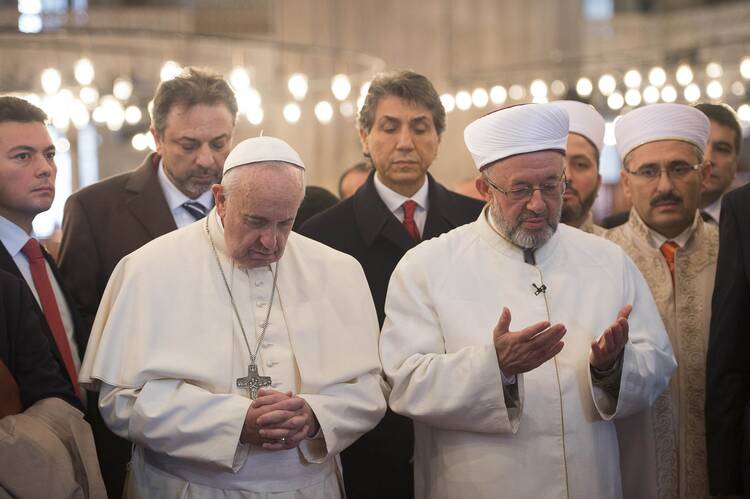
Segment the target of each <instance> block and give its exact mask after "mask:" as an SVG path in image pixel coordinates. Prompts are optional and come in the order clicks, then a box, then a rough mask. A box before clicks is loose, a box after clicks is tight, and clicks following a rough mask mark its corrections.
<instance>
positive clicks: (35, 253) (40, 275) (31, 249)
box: [21, 237, 81, 397]
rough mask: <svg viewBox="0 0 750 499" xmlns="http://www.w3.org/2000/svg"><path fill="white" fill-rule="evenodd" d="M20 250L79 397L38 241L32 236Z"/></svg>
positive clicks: (68, 351) (71, 358)
mask: <svg viewBox="0 0 750 499" xmlns="http://www.w3.org/2000/svg"><path fill="white" fill-rule="evenodd" d="M21 251H22V252H23V254H24V255H26V258H28V260H29V267H30V268H31V278H32V279H33V281H34V287H35V288H36V292H37V294H38V295H39V301H40V302H41V303H42V310H43V311H44V317H45V319H47V325H48V326H49V328H50V330H51V331H52V337H53V338H54V339H55V343H56V344H57V349H58V350H59V351H60V355H61V356H62V359H63V362H64V363H65V370H66V371H68V376H70V381H71V382H72V383H73V389H74V390H75V392H76V395H78V397H80V396H81V389H80V387H79V386H78V376H77V375H76V366H75V363H74V362H73V355H72V353H71V352H70V345H69V344H68V337H67V335H66V334H65V327H64V326H63V322H62V317H61V316H60V309H59V308H58V306H57V300H55V292H54V291H52V284H51V283H50V281H49V275H48V274H47V266H46V264H45V261H44V255H43V254H42V248H41V247H40V246H39V242H38V241H37V240H36V239H34V238H33V237H32V238H31V239H29V240H28V241H27V242H26V244H24V246H23V248H21Z"/></svg>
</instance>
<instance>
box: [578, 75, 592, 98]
mask: <svg viewBox="0 0 750 499" xmlns="http://www.w3.org/2000/svg"><path fill="white" fill-rule="evenodd" d="M593 91H594V84H593V83H591V80H589V79H588V78H585V77H584V78H579V79H578V81H577V82H576V93H578V95H580V96H581V97H588V96H589V95H591V92H593Z"/></svg>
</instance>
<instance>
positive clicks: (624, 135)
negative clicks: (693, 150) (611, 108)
mask: <svg viewBox="0 0 750 499" xmlns="http://www.w3.org/2000/svg"><path fill="white" fill-rule="evenodd" d="M710 127H711V122H710V121H709V120H708V118H707V117H706V115H705V114H703V113H702V112H701V111H699V110H698V109H696V108H694V107H690V106H686V105H684V104H651V105H648V106H643V107H640V108H638V109H633V110H632V111H630V112H629V113H627V114H625V115H623V116H620V117H619V118H617V119H616V120H615V138H616V139H617V152H618V153H619V155H620V159H623V160H624V159H625V156H627V155H628V154H630V152H631V151H632V150H633V149H635V148H636V147H638V146H642V145H643V144H648V143H649V142H656V141H659V140H681V141H683V142H688V143H690V144H693V145H694V146H696V147H697V148H699V149H700V150H701V152H703V150H704V149H705V148H706V142H707V141H708V132H709V128H710Z"/></svg>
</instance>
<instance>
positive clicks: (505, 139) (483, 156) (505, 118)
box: [464, 104, 568, 170]
mask: <svg viewBox="0 0 750 499" xmlns="http://www.w3.org/2000/svg"><path fill="white" fill-rule="evenodd" d="M567 141H568V113H567V112H566V111H565V110H564V109H560V108H558V107H555V106H552V105H550V104H521V105H518V106H511V107H506V108H504V109H499V110H497V111H494V112H492V113H490V114H487V115H485V116H482V117H481V118H479V119H478V120H476V121H474V122H472V123H469V126H467V127H466V129H465V130H464V142H465V143H466V147H467V148H468V149H469V152H470V153H471V156H472V158H473V159H474V164H475V165H476V167H477V169H478V170H481V169H482V168H483V167H485V166H487V165H489V164H490V163H494V162H495V161H499V160H501V159H505V158H508V157H510V156H515V155H516V154H526V153H530V152H537V151H546V150H549V149H555V150H558V151H560V152H563V153H564V152H565V146H566V144H567Z"/></svg>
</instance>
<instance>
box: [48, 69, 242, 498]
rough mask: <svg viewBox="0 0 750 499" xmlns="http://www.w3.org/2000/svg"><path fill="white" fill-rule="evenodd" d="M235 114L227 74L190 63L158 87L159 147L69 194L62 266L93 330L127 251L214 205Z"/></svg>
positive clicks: (111, 449)
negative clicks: (133, 165)
mask: <svg viewBox="0 0 750 499" xmlns="http://www.w3.org/2000/svg"><path fill="white" fill-rule="evenodd" d="M236 115H237V101H236V100H235V97H234V92H233V91H232V89H231V88H230V86H229V84H228V83H227V82H226V81H225V80H224V79H223V78H222V77H221V76H219V75H217V74H214V73H211V72H209V71H204V70H199V69H195V68H186V69H185V70H184V71H183V73H182V74H181V75H180V76H178V77H177V78H175V79H173V80H168V81H164V82H162V83H161V84H160V85H159V87H158V88H157V89H156V95H155V96H154V106H153V111H152V116H151V133H152V134H153V136H154V140H155V141H156V152H155V153H152V154H149V155H148V156H147V157H146V159H145V160H144V161H143V163H142V164H141V165H140V166H139V167H138V168H136V169H135V170H133V171H130V172H127V173H123V174H121V175H116V176H114V177H111V178H109V179H106V180H102V181H101V182H97V183H96V184H93V185H90V186H88V187H84V188H83V189H81V190H80V191H78V192H76V193H74V194H73V195H71V196H70V197H69V198H68V201H67V203H66V205H65V217H64V220H63V234H62V244H61V246H60V270H61V271H62V273H63V276H64V278H65V280H66V282H67V283H68V284H69V285H70V287H71V291H72V293H73V296H74V298H75V301H76V303H77V305H78V307H79V309H80V311H81V315H83V317H84V321H85V322H86V326H87V330H88V329H90V328H91V325H92V323H93V321H94V316H95V315H96V311H97V308H98V307H99V301H100V300H101V297H102V294H103V293H104V288H105V287H106V285H107V281H108V280H109V277H110V274H111V273H112V271H113V270H114V268H115V266H116V265H117V263H118V262H119V261H120V260H121V259H122V257H124V256H125V255H127V254H129V253H132V252H133V251H135V250H136V249H138V248H140V247H141V246H143V245H144V244H146V243H148V242H149V241H151V240H152V239H154V238H157V237H159V236H161V235H163V234H166V233H168V232H171V231H173V230H175V229H177V228H179V227H183V226H185V225H188V224H190V223H192V222H195V221H196V220H197V219H200V218H202V217H204V216H205V214H206V213H207V212H208V210H210V209H211V207H213V198H212V196H211V190H210V188H211V185H212V184H216V183H218V182H219V181H220V180H221V171H222V167H223V165H224V160H225V159H226V157H227V155H228V154H229V151H230V150H231V143H232V133H233V131H234V124H235V118H236ZM99 423H101V422H100V421H99V422H97V424H95V425H94V431H95V435H96V437H97V444H98V448H99V450H100V459H101V462H102V474H103V475H104V481H105V483H106V484H107V491H108V493H109V496H110V498H117V497H119V496H120V494H121V491H122V486H123V483H124V479H125V464H126V463H127V460H128V458H129V455H130V445H129V444H128V442H126V441H124V440H122V439H116V437H115V436H114V435H112V434H111V433H110V432H109V431H108V430H107V429H106V427H104V425H103V424H99ZM114 439H116V440H114ZM104 442H108V443H104Z"/></svg>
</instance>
